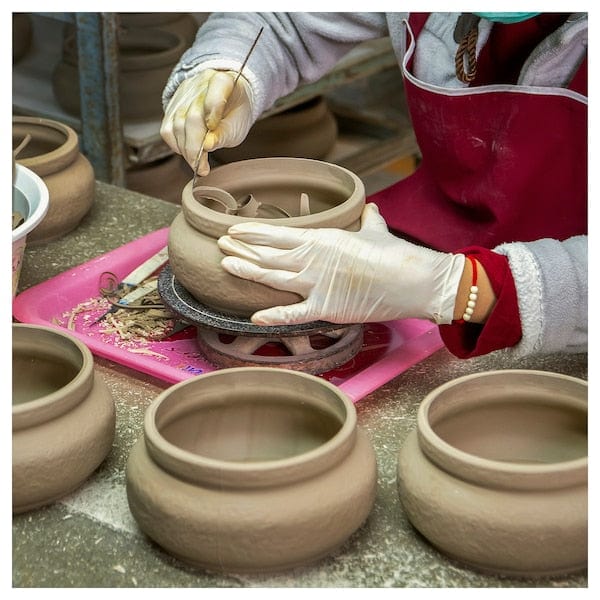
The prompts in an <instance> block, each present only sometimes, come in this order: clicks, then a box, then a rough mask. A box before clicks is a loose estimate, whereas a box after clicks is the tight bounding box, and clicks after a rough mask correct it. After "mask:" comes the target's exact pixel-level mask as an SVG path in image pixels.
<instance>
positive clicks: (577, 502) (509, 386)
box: [398, 370, 588, 576]
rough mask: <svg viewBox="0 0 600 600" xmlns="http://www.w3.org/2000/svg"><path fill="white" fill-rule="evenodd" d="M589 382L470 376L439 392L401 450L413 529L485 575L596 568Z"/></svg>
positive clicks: (532, 374) (552, 376)
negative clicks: (591, 549) (590, 564)
mask: <svg viewBox="0 0 600 600" xmlns="http://www.w3.org/2000/svg"><path fill="white" fill-rule="evenodd" d="M587 466H588V458H587V382H585V381H583V380H580V379H576V378H574V377H569V376H567V375H561V374H558V373H548V372H543V371H528V370H506V371H490V372H485V373H477V374H473V375H467V376H465V377H461V378H458V379H455V380H453V381H450V382H448V383H446V384H444V385H442V386H440V387H439V388H437V389H435V390H433V391H432V392H431V393H430V394H429V395H428V396H427V397H426V398H425V399H424V401H423V402H422V404H421V406H420V407H419V413H418V419H417V429H416V431H414V432H413V433H411V434H410V436H409V437H408V439H407V440H406V443H405V444H404V446H403V448H402V449H401V451H400V454H399V460H398V488H399V492H400V497H401V500H402V503H403V505H404V508H405V510H406V512H407V514H408V517H409V519H410V520H411V522H412V523H413V525H414V526H415V527H416V528H417V529H418V530H419V531H420V532H421V533H422V534H423V535H424V536H425V537H426V538H427V539H428V540H429V541H430V542H431V543H432V544H433V545H435V546H436V547H437V548H439V549H440V550H441V551H442V552H445V553H446V554H448V555H449V556H451V557H453V558H455V559H458V560H459V561H461V562H464V563H466V564H468V565H470V566H473V567H475V568H477V569H480V570H484V571H492V572H498V573H506V574H511V575H523V576H541V575H550V574H552V575H555V574H564V573H569V572H573V571H579V570H582V569H585V568H586V565H587Z"/></svg>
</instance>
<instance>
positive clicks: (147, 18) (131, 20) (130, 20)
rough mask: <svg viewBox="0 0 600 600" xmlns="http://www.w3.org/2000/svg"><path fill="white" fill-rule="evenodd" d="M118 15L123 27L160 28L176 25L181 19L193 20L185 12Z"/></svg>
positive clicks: (189, 14)
mask: <svg viewBox="0 0 600 600" xmlns="http://www.w3.org/2000/svg"><path fill="white" fill-rule="evenodd" d="M117 14H118V15H119V21H120V24H121V25H122V26H123V27H142V28H147V27H149V28H154V27H158V28H160V26H161V25H165V24H171V23H176V22H177V21H180V20H181V19H187V18H188V17H191V18H192V19H193V18H194V17H193V16H192V15H191V13H187V12H160V13H155V12H151V13H138V12H125V13H117Z"/></svg>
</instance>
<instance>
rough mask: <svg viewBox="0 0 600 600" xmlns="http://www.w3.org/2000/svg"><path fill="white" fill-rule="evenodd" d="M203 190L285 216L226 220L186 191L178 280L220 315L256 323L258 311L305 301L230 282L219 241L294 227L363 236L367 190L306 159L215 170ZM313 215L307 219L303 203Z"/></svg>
mask: <svg viewBox="0 0 600 600" xmlns="http://www.w3.org/2000/svg"><path fill="white" fill-rule="evenodd" d="M197 185H201V186H203V187H212V188H218V189H221V190H224V191H225V192H226V193H227V194H229V195H230V196H232V197H233V198H234V199H235V200H236V201H238V202H240V201H242V199H244V198H246V197H248V195H249V194H251V195H252V196H253V197H254V198H255V199H256V200H257V201H258V202H260V203H261V204H262V205H263V206H268V207H271V208H273V207H274V208H276V209H279V210H280V209H283V210H284V211H286V213H287V214H289V215H290V216H289V217H288V216H285V214H284V215H283V216H282V215H281V214H275V216H273V215H269V217H266V216H264V215H263V216H261V214H260V213H259V215H258V216H255V217H246V216H240V215H238V214H225V213H224V212H221V211H219V210H216V209H215V208H214V206H211V205H208V204H206V205H205V204H203V203H202V202H200V201H198V200H197V199H196V198H195V197H194V195H192V182H191V181H190V182H189V183H188V184H187V185H186V186H185V188H184V189H183V193H182V199H181V206H182V211H181V213H180V214H179V215H177V216H176V217H175V219H174V220H173V222H172V224H171V227H170V231H169V262H170V265H171V268H172V270H173V274H174V276H175V277H176V278H177V280H178V281H179V282H180V283H181V284H182V285H183V286H184V287H185V288H186V289H187V290H188V291H189V292H190V294H191V295H192V296H194V297H195V298H196V300H198V301H199V302H201V303H202V304H205V305H206V306H209V307H211V308H213V309H215V310H217V311H219V312H222V313H225V314H231V315H235V316H241V317H249V316H250V315H252V314H253V313H254V312H256V311H257V310H261V309H264V308H270V307H272V306H280V305H287V304H294V303H296V302H299V301H300V300H301V298H300V296H298V295H297V294H294V293H291V292H284V291H280V290H275V289H273V288H270V287H268V286H267V285H264V284H262V283H256V282H253V281H247V280H245V279H241V278H239V277H235V276H234V275H230V274H229V273H227V272H226V271H225V270H224V269H223V268H222V267H221V261H222V259H223V258H224V256H225V255H224V254H223V253H222V252H221V250H220V249H219V247H218V246H217V239H218V238H219V237H221V236H222V235H225V234H226V233H227V230H228V229H229V227H231V226H232V225H235V224H237V223H241V222H248V221H258V222H263V223H265V222H268V223H273V224H276V225H285V226H288V227H313V228H320V227H336V228H339V229H347V230H350V231H357V230H358V229H359V226H360V215H361V213H362V210H363V208H364V205H365V188H364V185H363V183H362V181H361V180H360V179H359V178H358V177H357V176H356V175H355V174H354V173H352V172H351V171H348V170H347V169H344V168H342V167H339V166H338V165H334V164H330V163H327V162H323V161H318V160H312V159H304V158H290V157H281V158H257V159H252V160H244V161H240V162H235V163H230V164H228V165H223V166H221V167H218V168H216V169H213V170H212V171H211V172H210V173H209V175H207V176H206V177H202V178H199V180H198V181H197ZM302 194H306V196H307V197H308V205H309V214H305V215H302V214H301V196H302Z"/></svg>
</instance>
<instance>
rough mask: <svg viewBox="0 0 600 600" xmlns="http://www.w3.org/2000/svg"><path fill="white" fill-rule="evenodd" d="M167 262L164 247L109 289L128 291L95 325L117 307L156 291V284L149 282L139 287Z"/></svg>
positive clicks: (166, 252)
mask: <svg viewBox="0 0 600 600" xmlns="http://www.w3.org/2000/svg"><path fill="white" fill-rule="evenodd" d="M168 260H169V247H168V246H164V247H163V248H161V249H160V250H159V251H158V252H157V253H156V254H153V255H152V256H151V257H150V258H149V259H148V260H146V261H144V262H143V263H142V264H141V265H139V266H138V267H136V268H135V269H134V270H133V271H131V273H129V274H128V275H126V276H125V277H124V278H123V280H122V281H121V282H119V283H118V284H117V285H116V286H115V287H113V288H109V289H107V290H106V291H107V292H115V293H116V292H119V291H121V292H122V291H124V290H129V292H128V293H127V294H125V295H124V296H123V297H121V298H120V300H119V301H118V302H117V303H115V305H113V306H112V307H111V308H110V309H109V310H107V311H106V312H105V313H104V314H103V315H102V316H100V317H99V318H98V319H96V321H95V323H99V322H100V321H102V320H103V319H104V318H105V317H106V316H108V315H109V314H111V313H113V312H115V311H116V310H118V308H119V306H118V305H121V306H127V304H130V303H132V302H134V301H135V300H138V299H139V298H142V297H143V296H145V295H146V294H148V293H149V292H150V291H152V290H153V289H156V282H155V281H153V282H149V283H148V284H147V285H141V284H142V282H143V281H144V280H145V279H147V278H148V277H149V276H150V275H152V273H154V272H155V271H156V270H157V269H159V268H160V267H162V266H163V265H164V264H165V263H166V262H167V261H168ZM102 275H108V276H112V273H109V272H107V273H103V274H102ZM111 281H112V280H111Z"/></svg>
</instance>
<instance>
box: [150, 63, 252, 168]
mask: <svg viewBox="0 0 600 600" xmlns="http://www.w3.org/2000/svg"><path fill="white" fill-rule="evenodd" d="M236 75H237V73H236V72H234V71H215V70H214V69H207V70H206V71H202V72H201V73H198V74H197V75H193V76H192V77H189V78H188V79H185V80H184V81H182V82H181V84H180V85H179V87H178V88H177V90H176V92H175V93H174V94H173V96H172V98H171V100H170V101H169V104H168V105H167V108H166V110H165V116H164V118H163V121H162V124H161V127H160V134H161V136H162V137H163V139H164V140H165V142H166V143H167V144H168V145H169V146H170V147H171V149H172V150H173V151H175V152H177V153H179V154H181V155H182V156H183V157H184V158H185V160H186V161H187V162H188V163H189V164H190V166H191V167H192V168H193V167H194V163H195V161H196V156H197V155H198V151H199V150H200V146H201V145H202V141H203V140H204V150H205V152H202V156H201V159H200V167H199V168H198V174H199V175H202V176H204V175H208V172H209V171H210V166H209V164H208V152H211V151H212V150H216V149H217V148H230V147H233V146H237V145H238V144H240V143H241V142H243V141H244V139H245V138H246V136H247V135H248V131H249V130H250V127H251V126H252V124H253V120H252V90H251V88H250V84H249V83H248V81H247V80H246V79H245V78H244V77H243V76H241V77H240V78H239V79H238V81H237V83H236V85H235V89H234V88H233V83H234V81H235V78H236ZM205 136H206V138H205Z"/></svg>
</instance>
